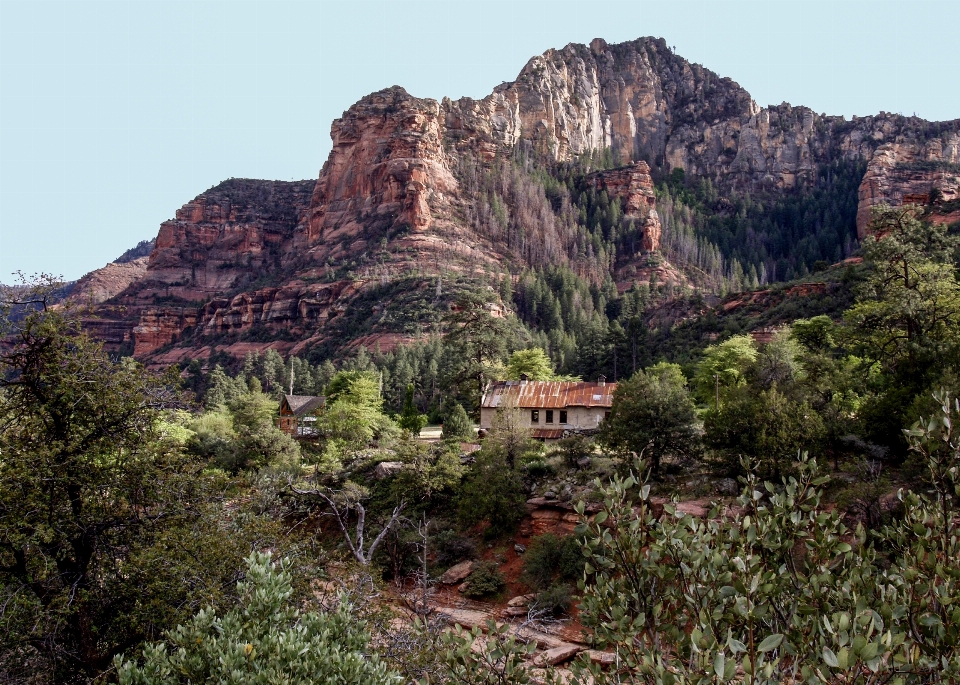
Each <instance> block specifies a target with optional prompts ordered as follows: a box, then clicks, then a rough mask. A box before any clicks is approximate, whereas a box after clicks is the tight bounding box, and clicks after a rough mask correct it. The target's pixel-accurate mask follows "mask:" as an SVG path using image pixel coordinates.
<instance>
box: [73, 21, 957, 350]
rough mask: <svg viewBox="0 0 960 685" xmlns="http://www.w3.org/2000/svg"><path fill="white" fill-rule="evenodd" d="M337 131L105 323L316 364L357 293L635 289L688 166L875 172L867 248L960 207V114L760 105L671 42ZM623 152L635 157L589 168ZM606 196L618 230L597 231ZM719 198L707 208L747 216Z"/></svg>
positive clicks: (170, 345) (174, 344)
mask: <svg viewBox="0 0 960 685" xmlns="http://www.w3.org/2000/svg"><path fill="white" fill-rule="evenodd" d="M331 138H332V140H333V147H332V150H331V152H330V155H329V156H328V158H327V161H326V162H325V163H324V165H323V168H322V170H321V172H320V175H319V178H318V179H317V180H316V181H299V182H281V181H259V180H252V179H230V180H228V181H225V182H224V183H221V184H219V185H218V186H215V187H213V188H211V189H210V190H208V191H206V192H205V193H202V194H201V195H199V196H198V197H197V198H195V199H194V200H192V201H191V202H188V203H187V204H185V205H184V206H183V207H182V208H181V209H180V210H178V211H177V213H176V216H175V217H174V218H173V219H171V220H169V221H166V222H164V223H163V224H162V225H161V228H160V231H159V233H158V236H157V239H156V246H155V248H154V250H153V251H152V253H151V254H150V257H149V260H148V263H147V267H146V269H145V271H144V273H143V275H142V277H139V278H137V279H135V280H134V281H132V282H131V283H130V284H129V285H128V286H127V287H126V288H125V289H124V290H123V291H122V292H119V293H118V294H116V295H115V296H113V297H111V298H108V299H106V300H105V301H104V302H103V303H101V304H100V305H99V309H98V310H97V312H96V316H95V317H91V318H90V320H89V329H90V330H91V331H92V332H93V333H94V334H95V335H98V336H99V337H101V338H102V339H104V340H105V341H106V343H107V344H108V346H109V347H112V348H114V349H116V350H118V351H123V352H132V353H133V354H134V355H135V356H137V357H138V358H141V359H144V360H147V361H150V362H152V363H158V364H159V363H172V362H176V361H181V360H186V359H189V358H190V357H191V355H199V356H205V355H209V354H212V353H213V352H214V351H215V350H216V349H218V348H217V344H218V343H217V342H216V340H217V338H218V336H219V337H222V336H224V335H245V334H249V333H250V331H251V330H253V329H263V330H262V331H261V333H259V334H258V335H259V337H261V338H263V337H267V338H270V337H271V336H272V338H273V339H271V340H262V341H259V342H257V344H260V345H262V346H267V345H274V346H275V347H278V348H280V349H282V350H283V351H284V352H290V351H292V350H297V353H302V352H304V351H306V350H307V349H308V348H309V344H319V343H321V342H322V341H324V340H325V337H327V333H325V330H328V329H330V322H331V321H332V320H334V319H336V318H337V317H338V316H339V315H340V314H342V313H343V312H344V311H346V309H347V308H348V307H349V306H350V304H349V303H350V300H351V298H354V297H356V296H357V295H358V294H359V293H360V292H362V291H364V289H368V288H370V287H373V286H382V285H384V284H385V283H389V282H392V281H396V280H398V279H403V278H407V277H409V276H411V275H413V276H416V278H419V279H420V280H419V281H418V282H419V283H421V286H422V285H423V283H426V282H427V281H430V280H431V279H437V278H441V279H442V278H443V277H444V275H445V274H446V275H448V278H450V274H453V277H454V278H466V279H474V280H476V281H478V282H490V281H491V279H493V280H497V279H499V278H501V277H502V275H503V274H505V273H512V274H517V273H519V271H521V270H522V269H524V268H533V269H537V268H544V267H547V266H553V265H559V266H564V267H566V268H570V269H571V270H573V271H574V272H575V273H577V274H578V276H581V277H584V278H586V279H588V280H590V281H591V282H594V283H596V284H598V286H599V285H600V284H602V283H603V282H604V281H605V280H610V279H613V278H614V277H616V278H618V279H619V281H620V282H619V283H618V288H617V289H618V290H623V289H626V288H628V287H631V283H637V282H639V280H638V279H637V277H636V274H640V275H641V277H642V276H644V275H646V276H647V277H649V273H651V270H650V269H649V268H647V266H648V262H656V263H660V262H662V260H661V259H660V258H659V257H656V258H655V256H656V255H657V254H658V253H659V251H660V248H661V244H660V243H661V233H662V232H663V230H664V227H662V226H661V225H660V217H659V214H658V211H657V200H656V193H655V192H654V179H659V180H664V179H666V178H667V177H668V176H669V175H670V174H671V173H672V172H674V170H677V169H680V170H683V172H682V173H683V175H685V177H686V179H687V181H686V183H687V185H690V184H691V183H695V182H696V183H701V184H702V183H704V182H709V183H710V184H712V185H713V186H714V187H716V188H717V189H718V190H719V192H720V193H723V194H731V193H732V194H739V195H743V196H746V197H748V198H749V197H750V196H751V195H753V196H757V197H768V198H770V197H776V196H777V195H778V194H781V195H788V194H790V193H794V194H796V193H801V192H805V189H806V188H809V187H813V186H814V185H816V184H817V183H821V179H820V176H821V174H822V171H823V169H825V168H827V167H829V165H831V164H834V165H835V164H837V163H841V162H849V163H858V164H859V163H864V162H865V163H866V165H867V166H866V172H865V173H864V175H863V178H862V180H861V182H860V186H859V190H858V197H857V198H856V202H857V213H856V226H855V227H854V226H850V227H849V228H848V229H844V230H848V231H849V235H851V236H852V237H853V238H854V239H855V237H856V236H857V235H859V236H860V237H862V236H863V235H864V231H865V228H866V220H867V219H868V218H869V211H870V209H869V208H870V206H872V205H874V204H878V203H881V202H888V203H892V204H900V203H901V202H902V201H903V200H904V198H916V197H919V196H923V195H924V193H926V194H927V196H929V195H930V191H931V189H933V188H936V189H937V190H936V192H938V193H939V194H940V197H941V198H943V199H944V200H947V201H950V200H953V199H956V198H957V197H958V196H960V179H958V174H957V173H956V169H955V166H956V165H958V164H960V120H954V121H950V122H926V121H924V120H921V119H917V118H915V117H902V116H900V115H892V114H886V113H881V114H878V115H876V116H873V117H859V118H854V120H852V121H846V120H845V119H843V117H828V116H823V115H819V114H816V113H814V112H813V111H812V110H810V109H809V108H806V107H802V106H791V105H787V104H781V105H778V106H768V107H766V108H761V107H759V106H758V105H757V104H756V103H755V102H754V101H753V100H752V98H751V97H750V95H749V93H747V91H746V90H744V89H743V88H741V87H740V86H739V85H738V84H737V83H736V82H735V81H733V80H732V79H730V78H725V77H720V76H718V75H717V74H715V73H713V72H712V71H710V70H708V69H706V68H704V67H702V66H700V65H695V64H691V63H689V62H687V61H686V60H684V59H683V58H681V57H679V56H677V55H675V54H674V53H673V52H672V51H671V50H669V49H668V48H667V46H666V43H665V41H663V40H662V39H652V38H641V39H638V40H636V41H630V42H626V43H620V44H616V45H609V44H607V43H606V42H605V41H603V40H602V39H595V40H594V41H592V42H591V43H590V45H589V46H586V45H579V44H569V45H567V46H565V47H564V48H561V49H559V50H556V49H551V50H548V51H546V52H545V53H543V54H542V55H539V56H535V57H533V58H531V59H530V60H529V61H528V63H527V64H526V65H525V66H524V68H523V69H522V70H521V72H520V74H519V76H518V77H517V79H516V80H514V81H512V82H505V83H503V84H501V85H499V86H497V87H495V88H494V89H493V91H492V92H491V94H490V95H488V96H487V97H485V98H482V99H480V100H474V99H471V98H460V99H458V100H455V101H454V100H450V99H449V98H444V99H442V100H440V101H438V100H432V99H428V98H416V97H413V96H411V95H410V94H409V93H407V92H406V91H405V90H404V89H403V88H401V87H399V86H394V87H391V88H387V89H384V90H381V91H377V92H375V93H371V94H369V95H367V96H364V97H363V98H361V99H360V100H359V101H358V102H357V103H355V104H354V105H352V106H351V107H350V108H349V109H347V110H346V111H345V112H344V113H343V115H342V116H341V117H340V118H338V119H336V120H334V122H332V124H331ZM604 154H606V155H607V156H608V158H609V159H608V161H610V160H615V162H616V163H615V164H613V163H609V164H606V165H603V164H600V165H599V166H601V167H605V168H601V169H599V170H598V169H596V168H595V167H596V166H597V165H595V164H594V168H592V169H591V168H590V167H591V164H593V162H591V161H590V160H594V161H595V160H596V158H598V156H602V155H604ZM578 160H580V161H578ZM582 160H587V161H586V162H583V161H582ZM610 166H613V167H616V168H614V169H609V168H606V167H610ZM564 174H565V175H566V176H565V179H566V180H565V181H564V183H565V184H566V185H565V186H564V187H563V188H560V187H559V186H558V185H557V183H558V182H557V179H559V178H561V177H563V176H564ZM590 174H594V179H593V181H591V182H590V183H592V184H593V190H592V191H591V190H590V188H587V186H586V185H584V184H585V183H587V181H586V180H585V179H586V178H587V177H588V176H590ZM596 174H599V176H596ZM551 178H552V179H553V180H551ZM617 178H619V179H620V180H619V181H616V180H615V179H617ZM604 179H608V180H609V182H608V181H607V180H604ZM624 183H625V184H626V185H625V186H624V185H623V184H624ZM631 183H633V184H634V186H635V187H633V188H632V189H631V187H630V186H631ZM618 184H619V185H618ZM601 186H602V189H601V190H599V191H598V190H597V189H598V188H601ZM621 186H622V187H621ZM676 187H677V188H679V186H676ZM585 193H586V195H589V197H588V198H587V199H584V197H586V196H585ZM600 195H605V196H606V199H605V200H603V199H602V198H601V200H598V201H597V202H600V203H601V204H602V203H603V202H606V203H607V206H606V207H600V208H599V210H602V211H603V212H608V214H606V215H603V216H605V217H606V218H605V219H604V221H605V222H606V223H610V224H611V226H612V228H607V227H601V226H599V224H596V225H586V224H587V223H588V221H587V219H588V217H587V214H588V212H587V209H586V207H587V205H589V209H590V212H593V211H594V210H595V209H597V207H596V206H594V205H595V204H596V202H595V201H594V200H591V199H589V198H593V197H597V196H600ZM739 195H738V196H739ZM614 196H615V197H614ZM612 197H613V199H611V198H612ZM731 197H734V195H731ZM640 198H643V200H642V203H641V204H642V208H641V206H640V204H638V201H639V199H640ZM614 200H615V201H616V203H617V205H618V207H617V209H616V210H615V211H614V210H612V209H611V207H610V205H611V204H612V202H613V201H614ZM631 202H633V205H631ZM671 202H672V200H671ZM711 202H712V203H713V206H710V207H707V209H706V210H705V211H709V212H715V213H723V212H727V211H728V210H727V209H725V207H726V205H724V202H726V203H727V205H731V206H733V204H735V203H731V202H730V200H728V199H726V197H719V198H717V199H715V200H713V199H711ZM585 203H587V204H585ZM625 206H626V207H628V208H630V209H629V211H628V212H626V213H625V212H623V208H624V207H625ZM716 207H720V209H716ZM599 210H598V211H599ZM610 212H612V213H613V214H615V215H616V216H615V219H616V221H608V220H607V219H609V213H610ZM614 224H615V225H614ZM666 228H668V229H669V230H675V229H674V228H673V227H669V226H668V227H666ZM809 229H810V230H812V229H813V226H810V227H809ZM662 237H663V238H664V239H667V240H668V241H669V240H671V239H672V237H671V235H663V236H662ZM701 238H702V236H701ZM694 239H696V236H694ZM747 239H750V238H749V236H748V238H747ZM760 241H761V243H762V242H763V238H762V236H761V238H760ZM761 247H763V245H761ZM787 247H788V248H789V245H788V246H787ZM827 247H829V245H828V246H827ZM764 249H766V248H764ZM764 249H761V250H759V252H758V254H760V255H761V257H760V258H761V259H762V255H763V254H764ZM820 249H821V252H822V251H823V249H825V248H820ZM837 249H840V247H839V246H838V247H837ZM843 249H847V247H846V246H845V247H844V248H843ZM766 252H769V250H766ZM788 252H789V249H788ZM842 256H846V255H844V254H843V253H842V252H841V257H842ZM767 260H768V262H769V264H770V269H769V270H768V271H767V272H768V273H773V274H777V264H775V263H774V260H775V258H774V257H773V256H770V257H768V258H767ZM668 266H669V265H668ZM760 266H761V267H764V266H765V265H764V264H763V263H761V264H760ZM627 267H632V269H633V270H632V271H631V269H630V268H627ZM782 269H783V267H781V270H782ZM741 270H742V271H745V270H746V269H745V267H744V268H741ZM680 271H683V269H681V270H680ZM760 271H764V269H763V268H761V269H760ZM663 273H666V274H672V273H676V274H677V278H678V280H679V278H680V276H681V275H682V274H680V272H677V271H676V270H675V269H674V270H672V271H671V270H670V269H665V270H664V271H663ZM691 273H692V272H691ZM783 275H786V274H777V276H776V277H779V278H782V277H783ZM715 280H716V277H714V281H715ZM387 306H389V303H387ZM381 332H382V333H383V334H385V335H386V334H395V333H396V331H392V330H383V331H381ZM344 334H346V335H348V336H349V335H350V333H349V332H347V333H344V332H343V331H339V332H338V335H344ZM370 334H372V332H371V331H364V335H368V336H369V335H370ZM340 342H342V343H344V344H346V343H349V340H342V341H340ZM306 343H309V344H306ZM247 347H249V346H247ZM160 350H164V351H163V352H162V353H159V351H160Z"/></svg>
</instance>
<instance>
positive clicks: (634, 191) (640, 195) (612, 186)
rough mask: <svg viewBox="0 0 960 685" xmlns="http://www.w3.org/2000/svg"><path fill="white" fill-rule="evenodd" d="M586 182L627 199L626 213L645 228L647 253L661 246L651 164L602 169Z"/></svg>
mask: <svg viewBox="0 0 960 685" xmlns="http://www.w3.org/2000/svg"><path fill="white" fill-rule="evenodd" d="M586 182H587V184H588V185H590V186H592V187H594V188H596V189H597V190H605V191H606V192H607V194H608V195H609V196H610V197H611V198H615V197H616V198H620V199H621V200H623V203H622V207H623V216H624V217H625V218H627V219H634V220H635V221H636V222H637V224H638V225H639V226H640V228H641V233H642V236H643V237H642V241H641V246H642V248H641V249H642V250H643V252H655V251H656V250H659V249H660V235H661V233H662V229H661V226H660V215H659V214H657V210H656V203H657V199H656V195H655V194H654V192H653V179H652V178H651V177H650V166H649V165H648V164H647V163H646V162H643V161H640V162H634V163H633V164H628V165H627V166H624V167H620V168H619V169H611V170H609V171H598V172H595V173H593V174H590V175H589V176H587V178H586Z"/></svg>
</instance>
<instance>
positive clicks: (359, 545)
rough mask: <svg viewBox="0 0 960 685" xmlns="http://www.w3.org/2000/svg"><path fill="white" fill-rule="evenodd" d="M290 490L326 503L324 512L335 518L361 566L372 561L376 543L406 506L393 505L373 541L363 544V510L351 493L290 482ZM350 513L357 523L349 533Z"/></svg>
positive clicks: (378, 542) (401, 504)
mask: <svg viewBox="0 0 960 685" xmlns="http://www.w3.org/2000/svg"><path fill="white" fill-rule="evenodd" d="M290 489H291V490H293V492H295V493H297V494H298V495H313V496H316V497H319V498H320V499H322V500H323V501H324V502H325V503H326V505H327V507H328V508H329V511H328V512H326V514H325V515H326V516H333V517H334V518H335V519H336V521H337V524H338V525H339V526H340V530H341V532H342V533H343V538H344V540H346V543H347V547H348V548H349V549H350V552H351V553H352V554H353V556H354V558H355V559H356V560H357V561H359V562H360V563H361V564H362V565H363V566H369V565H370V562H371V561H372V560H373V555H374V553H375V552H376V551H377V547H379V546H380V543H381V542H383V540H384V538H385V537H387V534H388V533H389V532H390V530H391V529H392V528H393V527H394V526H395V525H396V524H397V523H398V522H399V521H400V520H401V516H400V515H401V514H402V513H403V509H404V507H405V506H406V504H405V503H404V502H400V504H398V505H397V506H396V507H394V509H393V514H391V516H390V519H389V520H388V521H387V522H386V523H385V524H384V526H383V528H382V529H381V530H380V533H379V534H378V535H377V537H375V538H374V539H373V542H371V543H370V546H369V547H367V546H366V539H365V537H364V534H365V527H366V521H367V510H366V507H364V506H363V504H362V503H361V501H360V498H359V497H358V496H357V495H356V494H355V493H350V492H347V491H345V490H329V489H316V490H313V489H311V490H300V489H299V488H297V487H295V486H294V485H292V484H291V485H290ZM350 512H356V516H357V523H356V526H355V528H354V533H353V534H351V533H350V529H349V528H348V525H349V523H350Z"/></svg>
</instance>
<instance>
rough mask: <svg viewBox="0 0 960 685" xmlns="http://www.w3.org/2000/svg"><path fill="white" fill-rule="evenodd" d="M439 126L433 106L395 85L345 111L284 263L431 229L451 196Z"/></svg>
mask: <svg viewBox="0 0 960 685" xmlns="http://www.w3.org/2000/svg"><path fill="white" fill-rule="evenodd" d="M443 124H444V116H443V112H442V109H441V107H440V105H439V104H438V103H437V102H436V101H435V100H425V99H419V98H414V97H411V96H410V95H409V94H408V93H407V92H406V91H405V90H403V88H400V87H396V86H395V87H393V88H390V89H387V90H383V91H380V92H378V93H373V94H372V95H368V96H366V97H365V98H363V99H361V100H360V101H359V102H358V103H357V104H355V105H354V106H353V107H351V108H350V109H349V110H348V111H346V112H344V114H343V116H342V117H341V118H340V119H337V120H336V121H334V122H333V125H332V126H331V130H330V137H331V138H332V139H333V150H332V151H331V152H330V156H329V158H328V159H327V162H326V164H324V165H323V170H322V171H321V172H320V178H319V180H318V181H317V183H316V186H315V188H314V190H313V194H312V197H311V201H310V208H309V212H308V213H307V216H306V220H305V221H304V222H303V223H302V224H301V225H300V226H298V228H297V232H296V235H295V237H294V240H293V241H292V242H291V244H290V246H289V250H288V251H287V254H288V257H289V258H290V260H292V261H300V260H302V259H303V257H307V258H308V259H309V260H310V261H312V262H314V263H317V262H324V261H326V260H328V259H332V260H336V259H341V258H343V257H344V256H346V255H347V254H350V253H356V252H360V251H363V250H368V249H371V248H373V247H374V246H377V245H378V244H379V240H380V239H381V238H382V237H384V236H387V235H388V234H389V233H391V232H394V233H395V232H416V233H423V232H425V231H426V230H427V229H429V228H430V227H431V226H432V225H433V224H434V220H435V219H434V216H435V214H441V213H442V211H443V209H444V206H445V205H446V204H447V196H450V195H452V194H455V193H456V191H457V182H456V180H455V179H454V177H453V174H452V173H451V172H450V169H449V166H448V161H449V160H448V157H447V155H446V154H445V153H444V151H443V147H442V143H443V132H444V126H443Z"/></svg>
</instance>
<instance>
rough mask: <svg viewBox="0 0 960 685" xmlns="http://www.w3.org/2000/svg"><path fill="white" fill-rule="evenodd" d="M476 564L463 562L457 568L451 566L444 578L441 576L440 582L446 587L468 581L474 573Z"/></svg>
mask: <svg viewBox="0 0 960 685" xmlns="http://www.w3.org/2000/svg"><path fill="white" fill-rule="evenodd" d="M474 566H475V563H474V562H472V561H461V562H460V563H459V564H457V565H456V566H451V567H450V568H448V569H447V570H446V571H445V572H444V573H443V575H442V576H440V582H441V583H443V584H444V585H457V584H459V583H462V582H463V581H464V580H466V579H467V576H469V575H470V574H471V573H472V572H473V567H474Z"/></svg>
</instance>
